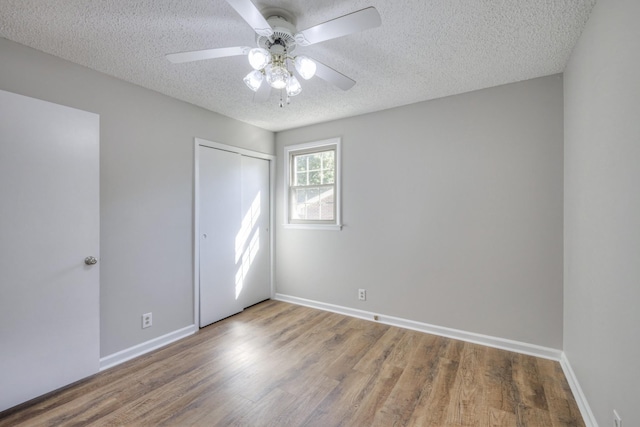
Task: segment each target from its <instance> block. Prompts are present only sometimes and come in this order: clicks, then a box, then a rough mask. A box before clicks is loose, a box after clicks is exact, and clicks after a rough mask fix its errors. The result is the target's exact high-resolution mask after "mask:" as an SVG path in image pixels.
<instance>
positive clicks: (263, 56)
mask: <svg viewBox="0 0 640 427" xmlns="http://www.w3.org/2000/svg"><path fill="white" fill-rule="evenodd" d="M270 61H271V54H270V53H269V51H268V50H266V49H262V48H260V47H256V48H253V49H251V50H250V51H249V64H251V66H252V67H253V69H254V70H262V69H263V68H264V67H266V66H267V64H268V63H269V62H270Z"/></svg>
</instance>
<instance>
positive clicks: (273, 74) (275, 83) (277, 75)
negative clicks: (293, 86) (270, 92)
mask: <svg viewBox="0 0 640 427" xmlns="http://www.w3.org/2000/svg"><path fill="white" fill-rule="evenodd" d="M265 72H266V74H267V82H269V84H270V85H271V87H272V88H274V89H284V88H285V87H287V83H289V79H290V77H291V74H289V70H287V69H286V68H285V67H284V66H281V65H271V64H270V65H267V68H266V69H265Z"/></svg>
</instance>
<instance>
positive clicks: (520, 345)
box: [274, 294, 562, 361]
mask: <svg viewBox="0 0 640 427" xmlns="http://www.w3.org/2000/svg"><path fill="white" fill-rule="evenodd" d="M274 299H275V300H278V301H284V302H290V303H292V304H297V305H304V306H307V307H312V308H317V309H320V310H325V311H331V312H334V313H338V314H344V315H346V316H351V317H357V318H360V319H365V320H370V321H376V322H378V323H383V324H385V325H390V326H398V327H400V328H405V329H411V330H414V331H419V332H426V333H428V334H433V335H439V336H443V337H447V338H453V339H456V340H461V341H466V342H471V343H475V344H481V345H486V346H488V347H494V348H499V349H502V350H508V351H513V352H516V353H521V354H527V355H530V356H536V357H542V358H544V359H551V360H555V361H560V357H561V356H562V350H557V349H555V348H549V347H542V346H539V345H535V344H529V343H524V342H519V341H513V340H508V339H504V338H498V337H492V336H489V335H482V334H476V333H475V332H467V331H462V330H459V329H452V328H445V327H443V326H436V325H430V324H428V323H422V322H416V321H414V320H407V319H402V318H400V317H393V316H386V315H384V314H377V313H372V312H369V311H364V310H358V309H355V308H349V307H343V306H339V305H334V304H327V303H324V302H318V301H313V300H308V299H304V298H298V297H294V296H290V295H284V294H276V295H275V297H274ZM374 316H378V320H374Z"/></svg>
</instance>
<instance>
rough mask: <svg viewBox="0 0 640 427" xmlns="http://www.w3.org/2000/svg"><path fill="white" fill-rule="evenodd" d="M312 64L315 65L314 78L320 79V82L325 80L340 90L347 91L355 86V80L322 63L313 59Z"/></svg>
mask: <svg viewBox="0 0 640 427" xmlns="http://www.w3.org/2000/svg"><path fill="white" fill-rule="evenodd" d="M313 62H315V63H316V77H320V78H321V79H322V80H325V81H327V82H329V83H331V84H333V85H335V86H337V87H339V88H340V89H342V90H349V89H351V88H352V87H353V85H355V84H356V82H355V80H353V79H350V78H349V77H347V76H345V75H344V74H342V73H341V72H339V71H336V70H334V69H333V68H331V67H329V66H328V65H324V64H323V63H322V62H318V61H316V60H315V59H314V60H313Z"/></svg>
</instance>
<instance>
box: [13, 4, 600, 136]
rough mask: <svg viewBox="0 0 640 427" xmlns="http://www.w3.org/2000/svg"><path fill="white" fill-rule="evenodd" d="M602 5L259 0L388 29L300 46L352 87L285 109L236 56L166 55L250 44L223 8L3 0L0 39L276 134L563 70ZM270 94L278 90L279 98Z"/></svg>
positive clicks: (309, 89)
mask: <svg viewBox="0 0 640 427" xmlns="http://www.w3.org/2000/svg"><path fill="white" fill-rule="evenodd" d="M594 3H595V0H428V1H425V0H399V1H390V0H386V1H385V0H353V1H336V0H331V1H327V0H315V1H308V0H307V1H302V0H255V1H254V4H255V5H256V6H257V7H258V8H259V9H260V10H261V11H265V10H269V9H270V8H271V9H272V8H281V9H285V10H286V11H288V12H290V13H292V14H293V15H294V16H295V17H296V20H297V22H296V25H297V28H298V29H299V30H301V29H305V28H308V27H311V26H313V25H315V24H318V23H321V22H325V21H327V20H330V19H332V18H335V17H338V16H341V15H344V14H347V13H350V12H353V11H355V10H359V9H362V8H365V7H368V6H374V7H375V8H376V9H378V11H379V13H380V15H381V17H382V26H381V27H378V28H375V29H371V30H367V31H364V32H362V33H358V34H352V35H349V36H345V37H342V38H339V39H335V40H330V41H326V42H323V43H319V44H316V45H313V46H308V47H298V48H297V50H296V54H300V53H304V54H307V55H309V56H311V57H313V58H316V59H318V60H319V61H321V62H324V63H325V64H327V65H329V66H331V67H332V68H335V69H336V70H338V71H340V72H341V73H343V74H346V75H347V76H349V77H351V78H353V79H354V80H356V82H357V83H356V85H355V86H354V87H353V88H352V89H350V90H349V91H346V92H345V91H342V90H340V89H338V88H336V87H334V86H332V85H330V84H329V83H327V82H325V81H323V80H320V79H318V78H314V79H311V80H308V81H301V84H302V86H303V91H302V93H301V94H300V95H298V96H296V97H294V98H292V100H291V104H290V105H288V106H286V107H284V108H279V107H278V100H279V96H277V94H276V93H272V95H271V98H270V99H269V101H267V102H266V103H254V102H253V100H252V97H253V92H251V91H250V90H249V89H247V87H246V86H245V85H244V83H243V81H242V78H243V77H244V76H245V75H246V74H247V73H248V72H249V71H250V70H251V67H250V66H249V64H248V61H247V59H246V57H243V56H236V57H229V58H222V59H212V60H205V61H199V62H192V63H186V64H172V63H170V62H169V61H167V60H166V58H165V57H164V55H165V54H166V53H174V52H181V51H189V50H198V49H208V48H215V47H229V46H254V45H255V36H254V33H253V30H252V29H251V28H250V27H249V26H248V24H247V23H246V22H245V21H243V20H242V18H241V17H240V16H238V14H237V13H236V12H235V11H234V10H233V8H232V7H231V6H229V5H228V4H227V3H226V2H225V1H224V0H1V1H0V36H1V37H4V38H7V39H10V40H13V41H16V42H18V43H21V44H24V45H27V46H30V47H33V48H35V49H38V50H41V51H44V52H47V53H50V54H52V55H55V56H58V57H61V58H64V59H67V60H69V61H72V62H75V63H78V64H81V65H84V66H87V67H89V68H92V69H95V70H98V71H101V72H103V73H106V74H109V75H112V76H115V77H118V78H120V79H122V80H126V81H129V82H132V83H135V84H138V85H140V86H143V87H146V88H149V89H152V90H155V91H158V92H161V93H164V94H166V95H169V96H172V97H174V98H178V99H181V100H183V101H187V102H190V103H192V104H195V105H199V106H201V107H204V108H206V109H209V110H212V111H215V112H218V113H221V114H224V115H226V116H229V117H233V118H235V119H238V120H241V121H244V122H247V123H251V124H254V125H256V126H260V127H262V128H265V129H269V130H272V131H279V130H284V129H290V128H295V127H299V126H303V125H308V124H312V123H319V122H324V121H328V120H333V119H338V118H343V117H349V116H354V115H359V114H364V113H368V112H372V111H378V110H383V109H387V108H391V107H396V106H400V105H406V104H411V103H415V102H419V101H425V100H429V99H434V98H439V97H443V96H447V95H453V94H458V93H463V92H468V91H472V90H476V89H482V88H487V87H491V86H497V85H501V84H505V83H511V82H516V81H521V80H526V79H530V78H535V77H540V76H545V75H549V74H554V73H559V72H562V71H563V70H564V67H565V64H566V62H567V60H568V58H569V55H570V53H571V50H572V48H573V46H574V44H575V42H576V41H577V39H578V37H579V35H580V33H581V31H582V28H583V27H584V24H585V23H586V21H587V19H588V16H589V13H590V11H591V9H592V7H593V4H594ZM274 92H275V91H274Z"/></svg>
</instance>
